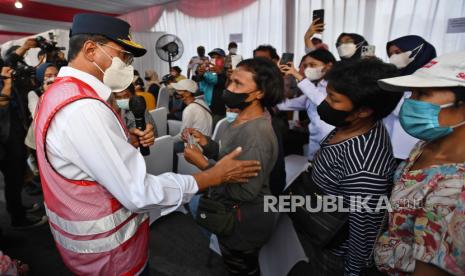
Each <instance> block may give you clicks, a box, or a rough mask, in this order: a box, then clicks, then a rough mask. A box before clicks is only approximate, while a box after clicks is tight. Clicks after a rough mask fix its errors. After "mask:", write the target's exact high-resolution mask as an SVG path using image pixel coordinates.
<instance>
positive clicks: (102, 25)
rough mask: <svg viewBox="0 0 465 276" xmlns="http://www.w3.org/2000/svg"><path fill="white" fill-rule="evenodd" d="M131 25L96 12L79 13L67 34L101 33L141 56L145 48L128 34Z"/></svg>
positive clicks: (136, 55)
mask: <svg viewBox="0 0 465 276" xmlns="http://www.w3.org/2000/svg"><path fill="white" fill-rule="evenodd" d="M130 27H131V26H130V25H129V24H128V23H127V22H126V21H124V20H121V19H118V18H116V17H111V16H107V15H102V14H96V13H80V14H76V15H75V16H74V18H73V25H72V26H71V30H70V33H69V36H70V37H72V36H73V35H77V34H96V35H103V36H105V37H106V38H108V39H110V40H112V41H113V42H115V43H117V44H119V45H120V46H121V47H123V48H124V49H125V50H126V51H129V52H131V53H132V54H133V55H134V56H135V57H140V56H143V55H144V54H145V53H146V52H147V50H146V49H145V48H144V47H143V46H142V45H139V44H137V43H136V42H134V41H132V39H131V36H130V34H129V28H130Z"/></svg>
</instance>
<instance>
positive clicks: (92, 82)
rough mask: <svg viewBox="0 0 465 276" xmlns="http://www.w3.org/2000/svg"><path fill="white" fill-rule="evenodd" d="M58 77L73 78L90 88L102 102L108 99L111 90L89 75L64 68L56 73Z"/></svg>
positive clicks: (70, 68)
mask: <svg viewBox="0 0 465 276" xmlns="http://www.w3.org/2000/svg"><path fill="white" fill-rule="evenodd" d="M58 77H73V78H76V79H79V80H81V81H83V82H85V83H87V84H88V85H89V86H90V87H92V89H94V90H95V92H97V95H98V96H99V97H100V98H102V99H103V100H105V101H106V100H108V98H110V95H111V89H110V88H109V87H108V86H106V85H105V84H103V82H101V81H100V80H98V79H97V78H96V77H94V76H92V75H91V74H89V73H86V72H84V71H81V70H78V69H76V68H73V67H69V66H64V67H61V69H60V72H59V73H58Z"/></svg>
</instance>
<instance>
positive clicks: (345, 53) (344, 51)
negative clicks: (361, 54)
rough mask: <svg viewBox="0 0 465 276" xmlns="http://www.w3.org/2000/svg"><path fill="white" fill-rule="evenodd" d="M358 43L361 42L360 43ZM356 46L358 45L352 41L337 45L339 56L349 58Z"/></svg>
mask: <svg viewBox="0 0 465 276" xmlns="http://www.w3.org/2000/svg"><path fill="white" fill-rule="evenodd" d="M360 45H362V44H361V43H360ZM357 48H358V46H357V45H355V44H354V43H353V42H349V43H342V44H341V45H339V47H337V52H338V54H339V56H340V57H341V58H350V57H352V56H353V55H354V54H355V52H356V51H357Z"/></svg>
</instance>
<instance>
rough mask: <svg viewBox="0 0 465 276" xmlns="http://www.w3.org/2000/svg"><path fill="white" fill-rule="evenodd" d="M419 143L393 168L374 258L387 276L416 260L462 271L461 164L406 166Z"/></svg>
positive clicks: (464, 192) (464, 202) (464, 174)
mask: <svg viewBox="0 0 465 276" xmlns="http://www.w3.org/2000/svg"><path fill="white" fill-rule="evenodd" d="M424 146H425V142H419V143H418V144H417V146H416V147H415V148H414V149H413V151H412V153H411V154H410V157H409V158H408V159H407V160H406V161H405V162H403V163H402V164H401V165H400V166H399V168H398V169H397V172H396V174H395V178H394V189H393V191H392V196H391V200H390V202H391V207H392V212H391V213H390V214H389V224H388V229H387V231H386V232H384V233H383V234H381V235H380V237H379V239H378V241H377V243H376V249H375V254H374V257H375V261H376V264H377V266H378V268H379V269H380V270H381V271H383V272H386V273H388V274H390V275H406V274H409V273H412V272H413V271H414V270H415V261H416V260H418V261H421V262H424V263H428V264H432V265H434V266H436V267H438V268H440V269H442V270H445V271H447V272H449V273H451V274H454V275H465V189H464V186H465V185H464V183H465V163H451V164H441V165H433V166H430V167H427V168H423V169H418V170H410V168H411V167H412V165H413V164H414V163H415V161H416V160H417V158H418V157H419V156H420V155H421V153H422V151H423V148H424Z"/></svg>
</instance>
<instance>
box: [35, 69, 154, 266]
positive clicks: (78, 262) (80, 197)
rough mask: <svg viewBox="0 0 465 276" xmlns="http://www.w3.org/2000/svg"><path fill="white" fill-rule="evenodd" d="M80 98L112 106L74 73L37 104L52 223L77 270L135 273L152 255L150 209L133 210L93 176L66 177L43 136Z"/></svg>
mask: <svg viewBox="0 0 465 276" xmlns="http://www.w3.org/2000/svg"><path fill="white" fill-rule="evenodd" d="M81 99H95V100H98V101H100V102H102V103H104V104H105V105H107V106H108V108H110V109H111V110H113V109H112V108H111V107H110V106H109V105H108V104H107V103H106V102H105V101H104V100H102V99H101V98H100V97H99V96H98V95H97V93H96V92H95V91H94V90H93V89H92V88H91V87H90V86H89V85H88V84H86V83H84V82H82V81H80V80H78V79H76V78H72V77H65V78H58V79H57V80H56V82H55V83H54V84H53V85H52V86H51V87H50V88H49V89H48V90H47V92H46V93H45V94H44V95H43V96H42V97H41V98H40V101H39V105H38V107H37V112H36V114H37V115H36V118H35V129H34V132H35V138H36V146H37V160H38V163H39V170H40V177H41V182H42V189H43V193H44V199H45V209H46V212H47V216H48V218H49V223H50V229H51V232H52V234H53V237H54V239H55V243H56V246H57V248H58V250H59V252H60V254H61V257H62V258H63V261H64V263H65V264H66V266H67V267H68V268H69V269H70V270H71V271H72V272H73V273H75V274H78V275H97V274H98V275H137V274H138V273H139V272H141V270H143V269H144V267H145V265H146V263H147V260H148V242H149V220H148V215H147V214H135V213H132V212H131V211H129V210H128V209H126V208H125V207H124V206H122V205H121V203H120V202H119V201H118V200H117V199H116V198H115V197H114V196H113V195H111V194H110V193H109V192H108V191H107V190H106V189H105V187H103V186H102V185H100V184H99V183H97V182H95V181H86V180H72V179H67V178H65V177H63V176H62V175H60V174H59V172H57V171H56V170H55V169H54V168H53V167H52V165H51V164H50V162H49V161H48V159H47V154H46V152H47V151H46V148H45V147H46V143H45V141H46V137H47V130H48V128H49V126H50V123H51V122H52V121H53V119H54V116H55V114H57V112H59V111H60V110H61V109H62V108H63V107H65V106H67V105H68V104H71V103H73V102H75V101H78V100H81ZM113 112H114V111H113ZM115 116H116V118H118V120H119V122H120V124H121V127H122V128H123V129H124V130H125V131H126V135H127V130H126V127H125V126H124V124H123V123H122V122H121V120H120V118H119V116H118V115H117V114H116V113H115ZM61 127H73V126H72V125H66V126H61ZM76 139H79V137H76ZM82 150H87V149H82Z"/></svg>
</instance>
